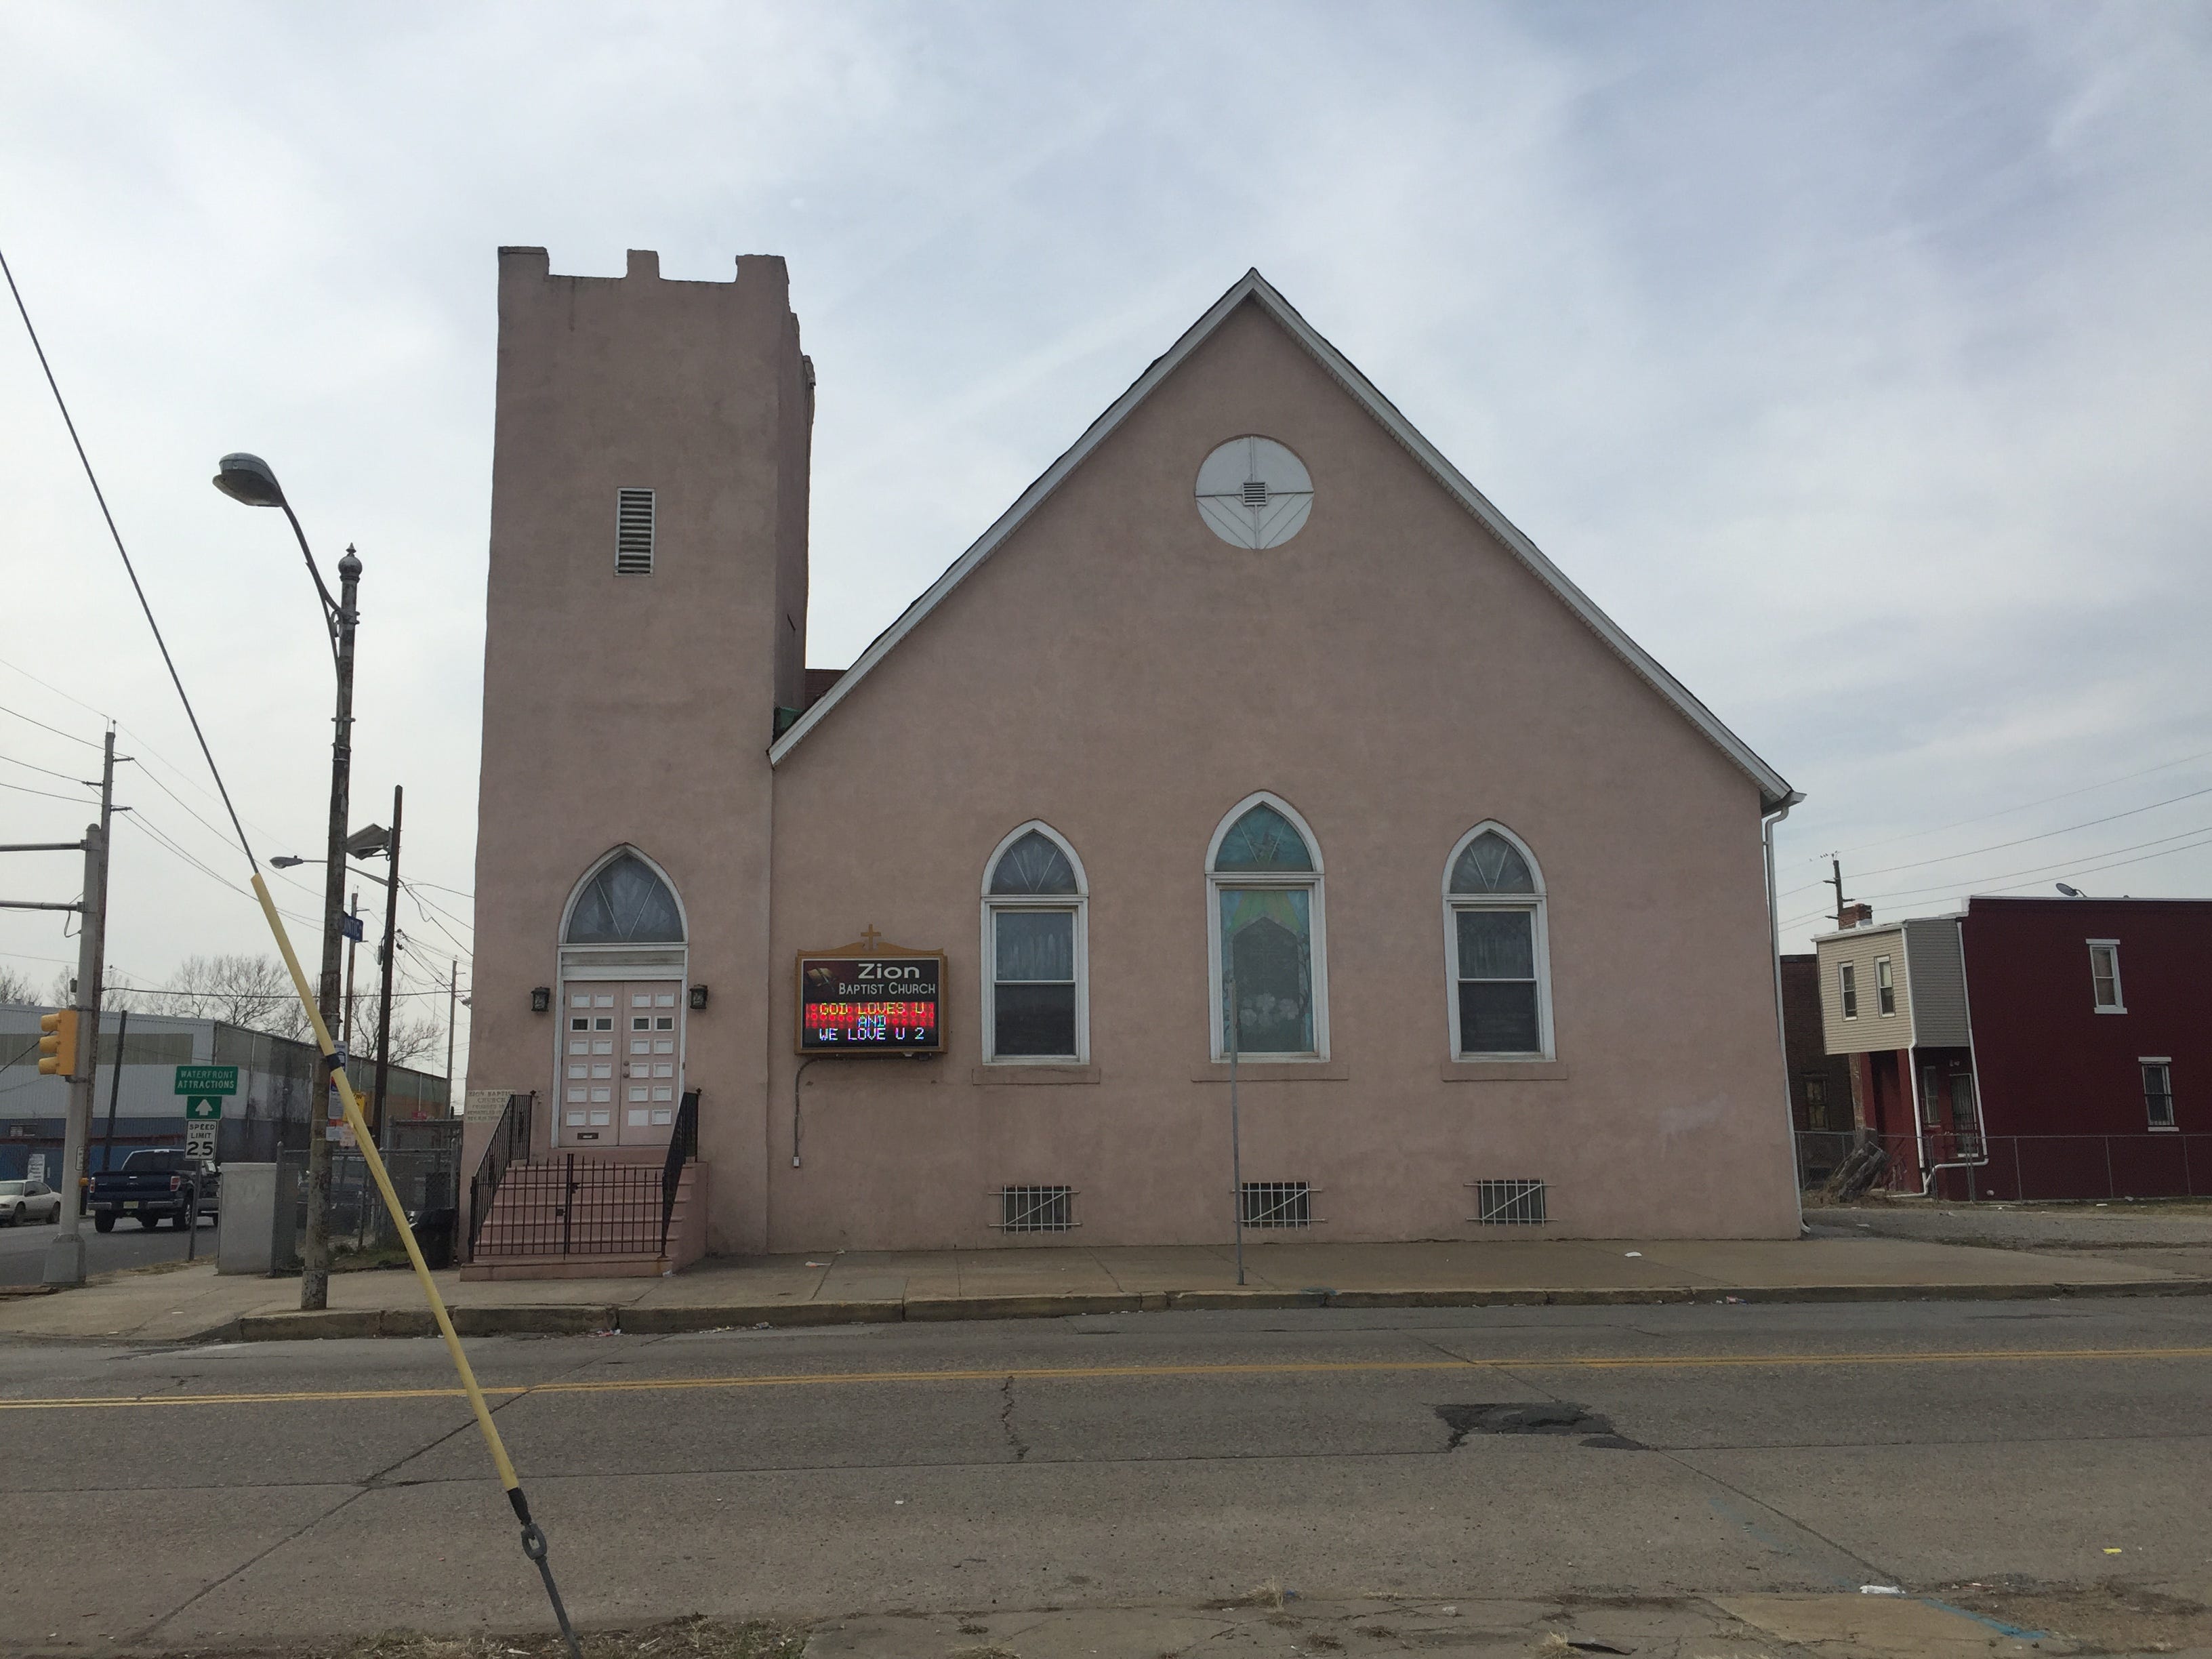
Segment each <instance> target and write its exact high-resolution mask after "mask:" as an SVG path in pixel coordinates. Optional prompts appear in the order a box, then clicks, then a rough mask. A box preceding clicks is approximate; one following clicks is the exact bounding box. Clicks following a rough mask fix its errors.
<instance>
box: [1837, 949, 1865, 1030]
mask: <svg viewBox="0 0 2212 1659" xmlns="http://www.w3.org/2000/svg"><path fill="white" fill-rule="evenodd" d="M1836 994H1837V995H1838V997H1839V998H1841V1000H1842V1001H1843V1005H1844V1018H1845V1019H1857V1018H1858V1017H1859V971H1858V969H1857V966H1856V965H1855V964H1853V963H1848V962H1839V963H1837V964H1836Z"/></svg>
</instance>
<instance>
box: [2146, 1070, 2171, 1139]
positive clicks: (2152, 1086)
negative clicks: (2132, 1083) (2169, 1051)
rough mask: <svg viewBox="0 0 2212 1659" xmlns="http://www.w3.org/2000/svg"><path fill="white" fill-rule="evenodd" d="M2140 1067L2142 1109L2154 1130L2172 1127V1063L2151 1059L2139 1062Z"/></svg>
mask: <svg viewBox="0 0 2212 1659" xmlns="http://www.w3.org/2000/svg"><path fill="white" fill-rule="evenodd" d="M2139 1063H2140V1064H2141V1065H2142V1080H2143V1109H2144V1111H2145V1113H2146V1114H2148V1116H2149V1118H2150V1127H2152V1128H2154V1129H2171V1128H2172V1127H2173V1062H2172V1060H2163V1059H2153V1060H2142V1061H2141V1062H2139Z"/></svg>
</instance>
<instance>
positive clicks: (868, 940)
mask: <svg viewBox="0 0 2212 1659" xmlns="http://www.w3.org/2000/svg"><path fill="white" fill-rule="evenodd" d="M883 941H884V936H883V935H882V934H881V933H878V932H877V931H876V925H875V923H873V922H870V923H869V924H868V931H867V932H866V933H863V934H861V935H860V943H861V944H863V945H866V946H867V947H868V949H870V950H871V951H872V950H874V949H875V948H876V946H878V945H880V944H882V943H883Z"/></svg>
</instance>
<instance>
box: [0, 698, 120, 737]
mask: <svg viewBox="0 0 2212 1659" xmlns="http://www.w3.org/2000/svg"><path fill="white" fill-rule="evenodd" d="M0 714H13V715H14V716H15V718H16V719H17V720H24V721H27V722H28V723H29V724H30V725H33V726H37V727H38V728H39V730H40V731H41V732H52V733H53V734H54V735H55V736H56V737H58V738H68V739H69V740H70V742H71V743H81V744H83V745H84V746H85V747H86V748H88V749H97V748H99V747H100V745H99V744H96V743H94V741H93V740H92V739H91V738H80V737H79V736H77V734H76V732H64V731H63V730H62V729H61V727H60V726H49V725H47V724H46V722H45V721H44V720H32V719H31V717H30V716H29V715H28V714H25V713H24V712H23V711H22V710H21V709H20V708H9V707H8V705H7V704H6V703H4V702H0Z"/></svg>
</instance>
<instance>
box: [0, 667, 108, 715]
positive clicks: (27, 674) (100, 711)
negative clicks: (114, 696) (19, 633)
mask: <svg viewBox="0 0 2212 1659" xmlns="http://www.w3.org/2000/svg"><path fill="white" fill-rule="evenodd" d="M0 668H4V669H6V670H7V671H9V673H11V674H21V676H22V677H23V678H25V679H27V680H28V681H30V683H31V684H33V685H36V686H42V687H44V688H45V689H46V690H49V691H51V692H52V693H53V694H54V695H55V696H58V697H60V698H62V699H64V701H66V702H73V703H75V704H76V706H77V707H78V708H82V709H83V710H84V712H85V713H86V714H97V715H99V716H100V719H101V720H105V721H106V722H107V723H108V724H109V725H111V726H117V725H120V724H121V723H122V722H120V721H119V720H117V719H116V718H115V716H114V715H112V714H109V713H108V712H107V711H106V709H104V708H94V707H93V706H92V705H91V704H90V703H88V702H86V701H85V700H84V699H83V698H82V697H79V696H71V695H70V693H69V692H67V691H64V690H62V689H61V687H59V686H58V685H56V684H54V683H53V682H52V681H51V680H42V679H40V678H39V677H38V676H37V675H36V674H33V672H32V671H30V670H29V669H27V668H25V667H23V666H22V665H20V664H18V663H12V662H9V660H8V659H6V658H5V657H0Z"/></svg>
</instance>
